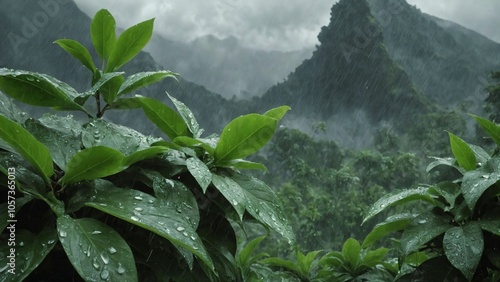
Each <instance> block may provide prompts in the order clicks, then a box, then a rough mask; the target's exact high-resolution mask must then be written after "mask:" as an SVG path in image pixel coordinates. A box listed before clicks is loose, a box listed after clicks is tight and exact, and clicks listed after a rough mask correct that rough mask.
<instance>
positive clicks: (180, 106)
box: [167, 93, 204, 138]
mask: <svg viewBox="0 0 500 282" xmlns="http://www.w3.org/2000/svg"><path fill="white" fill-rule="evenodd" d="M167 95H168V97H169V98H170V100H172V103H174V106H175V108H176V109H177V111H178V112H179V114H180V115H181V117H182V119H183V120H184V122H185V123H186V125H187V126H188V128H189V131H191V133H192V134H193V137H194V138H199V137H200V136H201V134H202V133H203V131H204V130H203V129H201V128H200V125H199V124H198V121H196V118H195V117H194V114H193V112H191V110H190V109H189V108H188V107H187V106H186V105H184V103H182V102H181V101H179V100H177V99H175V98H174V97H172V96H170V94H168V93H167Z"/></svg>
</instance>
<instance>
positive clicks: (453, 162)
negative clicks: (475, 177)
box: [425, 157, 465, 174]
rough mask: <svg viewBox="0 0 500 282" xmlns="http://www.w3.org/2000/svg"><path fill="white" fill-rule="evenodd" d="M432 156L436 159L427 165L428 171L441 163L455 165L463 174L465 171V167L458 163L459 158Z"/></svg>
mask: <svg viewBox="0 0 500 282" xmlns="http://www.w3.org/2000/svg"><path fill="white" fill-rule="evenodd" d="M432 158H433V159H434V161H433V162H432V163H430V164H429V165H428V166H427V169H426V170H425V171H426V172H427V173H429V172H430V171H431V170H433V169H434V168H436V167H437V166H440V165H445V166H449V167H453V168H456V169H457V170H458V171H460V172H462V174H463V173H465V171H464V169H463V168H461V167H460V166H459V165H458V163H457V160H455V159H453V158H438V157H432Z"/></svg>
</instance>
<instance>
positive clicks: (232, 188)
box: [212, 173, 247, 220]
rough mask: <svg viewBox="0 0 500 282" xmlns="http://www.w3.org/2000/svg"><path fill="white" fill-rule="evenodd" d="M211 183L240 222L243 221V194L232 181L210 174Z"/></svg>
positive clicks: (244, 203)
mask: <svg viewBox="0 0 500 282" xmlns="http://www.w3.org/2000/svg"><path fill="white" fill-rule="evenodd" d="M212 183H213V184H214V186H215V188H217V190H219V192H221V193H222V195H223V196H224V198H226V200H227V201H228V202H229V203H230V204H231V206H233V208H234V210H235V211H236V212H237V213H238V215H239V217H240V220H242V219H243V215H244V214H245V207H246V202H247V199H246V198H245V192H244V191H243V189H242V188H241V187H240V185H238V183H236V182H235V181H234V180H233V179H231V178H229V177H227V176H223V175H217V174H215V173H212Z"/></svg>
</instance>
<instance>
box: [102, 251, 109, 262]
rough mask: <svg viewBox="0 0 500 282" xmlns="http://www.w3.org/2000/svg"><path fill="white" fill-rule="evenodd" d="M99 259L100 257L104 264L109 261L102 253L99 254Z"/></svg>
mask: <svg viewBox="0 0 500 282" xmlns="http://www.w3.org/2000/svg"><path fill="white" fill-rule="evenodd" d="M101 259H102V262H104V264H108V263H109V258H108V257H107V256H106V255H105V254H104V253H103V254H101Z"/></svg>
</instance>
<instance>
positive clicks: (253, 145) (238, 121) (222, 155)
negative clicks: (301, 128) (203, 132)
mask: <svg viewBox="0 0 500 282" xmlns="http://www.w3.org/2000/svg"><path fill="white" fill-rule="evenodd" d="M277 122H278V121H277V120H276V119H274V118H270V117H267V116H263V115H258V114H249V115H245V116H240V117H238V118H235V119H234V120H233V121H231V122H230V123H229V124H228V125H226V127H224V129H223V130H222V134H221V136H220V140H219V143H218V144H217V147H216V148H215V159H216V161H217V162H226V161H230V160H234V159H240V158H244V157H246V156H248V155H251V154H253V153H255V152H257V151H258V150H260V149H261V148H262V147H263V146H264V145H265V144H266V143H267V142H268V141H269V140H270V139H271V137H272V136H273V135H274V132H275V130H276V124H277Z"/></svg>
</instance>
